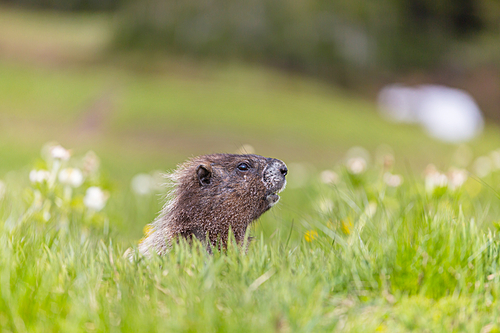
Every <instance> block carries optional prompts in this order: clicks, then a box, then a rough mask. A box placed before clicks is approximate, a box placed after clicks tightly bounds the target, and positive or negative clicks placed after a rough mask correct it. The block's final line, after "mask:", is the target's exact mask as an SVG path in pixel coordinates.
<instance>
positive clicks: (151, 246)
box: [139, 154, 288, 255]
mask: <svg viewBox="0 0 500 333" xmlns="http://www.w3.org/2000/svg"><path fill="white" fill-rule="evenodd" d="M287 172H288V169H287V167H286V165H285V163H283V162H282V161H280V160H278V159H275V158H266V157H262V156H259V155H235V154H213V155H205V156H199V157H195V158H193V159H191V160H188V161H187V162H185V163H184V164H181V165H180V166H179V167H178V168H177V170H176V171H175V172H174V173H172V174H170V175H168V176H167V177H168V178H169V179H170V180H171V183H172V186H173V188H172V190H171V191H170V193H169V196H168V197H169V201H168V202H167V203H166V204H165V206H164V207H163V209H162V211H161V213H160V214H159V216H158V217H157V218H156V219H155V221H154V222H153V223H152V224H151V225H150V227H151V228H150V231H149V232H147V235H146V236H145V238H144V239H143V240H142V241H141V243H140V244H139V251H140V253H141V254H145V255H148V254H149V253H150V251H151V250H154V251H155V252H156V253H158V254H159V255H162V254H164V253H165V252H166V251H167V250H168V249H169V248H170V246H171V245H172V241H173V240H174V239H176V238H177V237H185V238H188V239H190V238H192V237H196V238H197V239H199V240H200V241H202V242H205V241H206V240H208V241H209V243H210V244H207V250H208V251H210V250H211V248H210V246H209V245H211V246H214V247H215V246H217V244H218V245H219V246H221V247H222V248H225V247H226V245H227V237H228V232H229V229H230V228H231V230H232V232H233V234H234V237H235V239H236V241H237V243H238V244H239V245H241V244H243V241H244V237H245V232H246V230H247V227H248V226H249V225H250V223H251V222H252V221H255V220H256V219H258V218H259V217H260V216H261V215H262V214H263V213H264V212H266V211H267V210H269V209H270V208H271V207H272V206H273V205H275V204H276V203H277V202H278V200H279V196H278V193H279V192H281V191H282V190H283V189H284V188H285V185H286V179H285V176H286V174H287Z"/></svg>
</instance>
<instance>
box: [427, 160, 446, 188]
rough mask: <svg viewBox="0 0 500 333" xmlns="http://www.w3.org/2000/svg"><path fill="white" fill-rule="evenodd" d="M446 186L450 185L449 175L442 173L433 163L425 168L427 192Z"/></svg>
mask: <svg viewBox="0 0 500 333" xmlns="http://www.w3.org/2000/svg"><path fill="white" fill-rule="evenodd" d="M446 186H448V177H446V175H445V174H443V173H440V172H439V171H438V170H437V169H436V167H435V166H434V165H433V164H429V165H428V166H427V168H426V169H425V189H426V190H427V192H432V191H434V189H436V188H443V187H446Z"/></svg>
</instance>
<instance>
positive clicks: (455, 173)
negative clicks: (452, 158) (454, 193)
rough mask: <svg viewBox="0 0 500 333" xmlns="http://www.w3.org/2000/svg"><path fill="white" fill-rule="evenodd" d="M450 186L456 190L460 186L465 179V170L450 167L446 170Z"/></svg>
mask: <svg viewBox="0 0 500 333" xmlns="http://www.w3.org/2000/svg"><path fill="white" fill-rule="evenodd" d="M448 179H449V183H450V188H451V189H452V190H456V189H457V188H459V187H461V186H462V185H463V184H464V183H465V181H466V180H467V171H466V170H463V169H451V170H450V171H449V172H448Z"/></svg>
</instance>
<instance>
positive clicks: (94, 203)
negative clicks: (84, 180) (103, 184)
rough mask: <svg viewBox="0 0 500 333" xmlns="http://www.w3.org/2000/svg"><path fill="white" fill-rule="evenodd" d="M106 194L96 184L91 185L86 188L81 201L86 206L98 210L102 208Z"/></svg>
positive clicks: (106, 197)
mask: <svg viewBox="0 0 500 333" xmlns="http://www.w3.org/2000/svg"><path fill="white" fill-rule="evenodd" d="M107 200H108V196H107V195H106V194H105V193H104V192H103V191H102V190H101V188H99V187H97V186H91V187H89V188H88V189H87V192H86V193H85V198H83V203H84V204H85V206H87V207H88V208H91V209H94V210H96V211H99V210H101V209H103V208H104V206H105V205H106V201H107Z"/></svg>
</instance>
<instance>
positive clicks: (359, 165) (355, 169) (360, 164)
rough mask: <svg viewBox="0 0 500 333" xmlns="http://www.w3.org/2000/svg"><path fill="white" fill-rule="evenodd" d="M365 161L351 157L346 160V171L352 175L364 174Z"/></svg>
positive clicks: (361, 158)
mask: <svg viewBox="0 0 500 333" xmlns="http://www.w3.org/2000/svg"><path fill="white" fill-rule="evenodd" d="M366 164H367V163H366V160H365V159H364V158H363V157H352V158H350V159H348V160H347V171H349V172H350V173H352V174H354V175H358V174H360V173H363V172H365V170H366V166H367V165H366Z"/></svg>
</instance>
